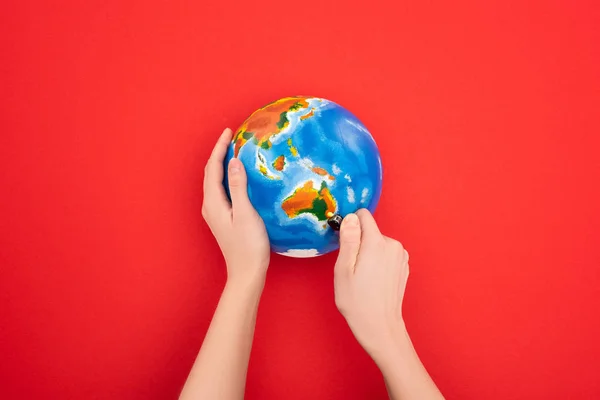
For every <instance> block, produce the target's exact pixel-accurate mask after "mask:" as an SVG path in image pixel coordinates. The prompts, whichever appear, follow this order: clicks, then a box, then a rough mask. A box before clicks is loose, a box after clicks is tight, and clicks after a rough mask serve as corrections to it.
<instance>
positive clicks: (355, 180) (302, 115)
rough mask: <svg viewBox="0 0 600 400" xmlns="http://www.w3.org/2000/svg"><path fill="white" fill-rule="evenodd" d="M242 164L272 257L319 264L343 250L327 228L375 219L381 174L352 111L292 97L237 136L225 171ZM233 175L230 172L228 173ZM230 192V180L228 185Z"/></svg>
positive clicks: (376, 154) (369, 142)
mask: <svg viewBox="0 0 600 400" xmlns="http://www.w3.org/2000/svg"><path fill="white" fill-rule="evenodd" d="M232 157H237V158H239V159H240V160H241V161H242V163H243V164H244V167H245V169H246V172H247V174H248V196H249V198H250V201H251V202H252V205H253V206H254V208H256V211H257V212H258V214H259V215H260V216H261V217H262V219H263V220H264V222H265V225H266V228H267V233H268V235H269V240H270V243H271V248H272V249H273V251H275V252H277V253H279V254H283V255H286V256H291V257H314V256H318V255H322V254H326V253H329V252H331V251H333V250H336V249H337V248H338V247H339V235H338V233H337V232H336V231H335V230H334V229H332V228H331V227H330V226H329V225H328V223H327V220H328V219H329V218H330V217H332V216H333V215H335V214H338V215H340V216H342V217H343V216H345V215H347V214H349V213H353V212H355V211H357V210H358V209H360V208H367V209H369V210H370V211H371V212H373V211H375V208H376V207H377V203H378V202H379V197H380V195H381V183H382V167H381V159H380V156H379V151H378V149H377V145H376V144H375V141H374V140H373V137H372V136H371V134H370V133H369V131H368V130H367V129H366V128H365V126H364V125H363V124H362V123H361V122H360V121H359V120H358V119H357V118H356V117H355V116H354V115H352V114H351V113H350V112H349V111H348V110H346V109H344V108H343V107H341V106H339V105H337V104H336V103H334V102H332V101H329V100H325V99H321V98H316V97H286V98H283V99H280V100H277V101H275V102H273V103H271V104H269V105H267V106H265V107H263V108H261V109H259V110H257V111H255V112H254V113H253V114H252V115H251V116H250V117H249V118H248V119H247V120H246V121H245V122H244V123H243V124H242V126H241V127H240V128H239V129H238V130H237V132H236V133H235V135H234V138H233V140H232V143H231V145H230V146H229V149H228V153H227V157H226V159H225V165H226V166H227V164H228V163H229V160H230V159H231V158H232ZM225 171H227V168H225ZM225 188H226V191H227V193H228V194H229V188H228V187H227V177H225Z"/></svg>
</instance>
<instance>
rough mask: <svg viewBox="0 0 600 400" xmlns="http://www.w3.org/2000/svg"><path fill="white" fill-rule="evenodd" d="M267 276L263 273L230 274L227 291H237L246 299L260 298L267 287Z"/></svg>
mask: <svg viewBox="0 0 600 400" xmlns="http://www.w3.org/2000/svg"><path fill="white" fill-rule="evenodd" d="M265 278H266V276H264V275H263V274H261V275H255V276H251V275H240V276H235V275H234V276H228V277H227V283H226V284H225V291H227V292H232V293H236V294H238V295H240V296H242V297H244V298H246V299H252V298H260V296H261V295H262V292H263V289H264V287H265Z"/></svg>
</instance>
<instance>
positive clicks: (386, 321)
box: [334, 209, 409, 362]
mask: <svg viewBox="0 0 600 400" xmlns="http://www.w3.org/2000/svg"><path fill="white" fill-rule="evenodd" d="M408 273H409V267H408V253H407V252H406V250H405V249H404V247H402V244H400V242H397V241H396V240H393V239H390V238H389V237H386V236H384V235H382V234H381V232H379V228H378V227H377V223H376V222H375V219H374V218H373V216H372V215H371V213H370V212H369V211H367V210H364V209H363V210H359V211H358V212H357V213H356V214H349V215H347V216H346V217H345V218H344V220H343V222H342V227H341V231H340V252H339V255H338V260H337V262H336V264H335V279H334V284H335V302H336V305H337V307H338V309H339V310H340V312H341V313H342V315H343V316H344V317H345V318H346V321H347V322H348V325H349V326H350V329H351V330H352V332H353V333H354V336H355V337H356V339H357V340H358V342H359V343H360V344H361V345H362V346H363V348H364V349H365V350H366V351H367V352H368V353H369V354H370V355H371V357H373V359H374V360H375V361H376V362H378V359H379V358H380V356H381V355H383V354H385V352H386V349H389V348H390V346H391V345H392V343H393V342H394V341H396V340H397V339H398V337H404V336H407V335H406V331H405V327H404V321H403V319H402V299H403V298H404V289H405V287H406V281H407V279H408Z"/></svg>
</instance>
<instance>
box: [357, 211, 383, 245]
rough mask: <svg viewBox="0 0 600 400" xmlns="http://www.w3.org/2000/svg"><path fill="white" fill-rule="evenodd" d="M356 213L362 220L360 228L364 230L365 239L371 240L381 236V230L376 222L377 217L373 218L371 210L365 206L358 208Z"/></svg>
mask: <svg viewBox="0 0 600 400" xmlns="http://www.w3.org/2000/svg"><path fill="white" fill-rule="evenodd" d="M356 215H357V216H358V219H359V220H360V229H361V231H362V236H363V240H364V241H366V242H369V241H373V240H375V239H379V238H380V237H381V232H380V231H379V227H378V226H377V222H375V218H373V215H372V214H371V212H369V210H367V209H365V208H363V209H361V210H358V211H357V212H356Z"/></svg>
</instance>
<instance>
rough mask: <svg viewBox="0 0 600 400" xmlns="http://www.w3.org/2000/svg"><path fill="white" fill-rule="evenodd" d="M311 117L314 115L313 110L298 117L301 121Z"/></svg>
mask: <svg viewBox="0 0 600 400" xmlns="http://www.w3.org/2000/svg"><path fill="white" fill-rule="evenodd" d="M313 115H315V111H314V110H310V112H309V113H308V114H306V115H303V116H301V117H300V119H301V120H302V121H304V120H305V119H309V118H310V117H312V116H313Z"/></svg>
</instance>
